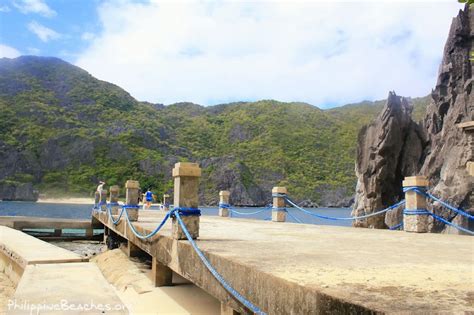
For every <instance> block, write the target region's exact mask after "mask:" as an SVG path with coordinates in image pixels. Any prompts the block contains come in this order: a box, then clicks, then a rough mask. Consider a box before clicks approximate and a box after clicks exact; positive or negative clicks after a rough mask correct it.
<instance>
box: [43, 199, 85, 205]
mask: <svg viewBox="0 0 474 315" xmlns="http://www.w3.org/2000/svg"><path fill="white" fill-rule="evenodd" d="M37 202H39V203H58V204H59V203H64V204H78V205H93V204H94V198H40V199H38V201H37Z"/></svg>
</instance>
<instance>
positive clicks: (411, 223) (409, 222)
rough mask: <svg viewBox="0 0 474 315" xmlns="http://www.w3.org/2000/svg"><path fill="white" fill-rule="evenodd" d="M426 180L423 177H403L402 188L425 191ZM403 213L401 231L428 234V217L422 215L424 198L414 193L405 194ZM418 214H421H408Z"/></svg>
mask: <svg viewBox="0 0 474 315" xmlns="http://www.w3.org/2000/svg"><path fill="white" fill-rule="evenodd" d="M428 185H429V183H428V179H427V178H426V177H425V176H411V177H405V180H404V181H403V187H404V188H406V187H417V188H419V189H420V190H425V189H426V188H427V187H428ZM405 201H406V203H405V212H404V214H403V229H404V230H405V231H406V232H415V233H426V232H428V222H429V221H428V219H429V215H427V214H423V210H424V211H427V210H426V197H425V196H423V195H421V194H418V193H416V192H414V191H407V192H405ZM410 212H418V213H421V214H416V213H415V214H413V213H412V214H410Z"/></svg>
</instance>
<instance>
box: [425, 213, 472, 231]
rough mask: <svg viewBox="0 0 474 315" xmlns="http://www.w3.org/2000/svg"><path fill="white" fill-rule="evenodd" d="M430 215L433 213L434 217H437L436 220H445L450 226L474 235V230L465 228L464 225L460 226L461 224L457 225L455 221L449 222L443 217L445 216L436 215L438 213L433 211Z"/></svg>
mask: <svg viewBox="0 0 474 315" xmlns="http://www.w3.org/2000/svg"><path fill="white" fill-rule="evenodd" d="M430 215H431V216H432V217H433V218H435V219H436V220H438V221H441V222H443V223H444V224H447V225H450V226H452V227H454V228H456V229H458V230H459V231H463V232H465V233H467V234H470V235H474V232H473V231H470V230H468V229H465V228H463V227H461V226H459V225H457V224H455V223H452V222H449V221H448V220H446V219H445V218H443V217H440V216H438V215H436V214H434V213H431V212H430Z"/></svg>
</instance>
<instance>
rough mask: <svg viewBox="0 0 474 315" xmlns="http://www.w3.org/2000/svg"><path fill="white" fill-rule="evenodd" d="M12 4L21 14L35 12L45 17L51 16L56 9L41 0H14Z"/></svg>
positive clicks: (54, 13)
mask: <svg viewBox="0 0 474 315" xmlns="http://www.w3.org/2000/svg"><path fill="white" fill-rule="evenodd" d="M13 5H14V6H15V7H17V8H18V10H20V12H21V13H23V14H28V13H37V14H40V15H42V16H45V17H53V16H55V15H56V11H54V10H53V9H51V8H50V7H49V6H48V5H47V4H46V2H44V1H43V0H16V1H13Z"/></svg>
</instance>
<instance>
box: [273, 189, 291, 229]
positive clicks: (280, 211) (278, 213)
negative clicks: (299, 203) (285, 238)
mask: <svg viewBox="0 0 474 315" xmlns="http://www.w3.org/2000/svg"><path fill="white" fill-rule="evenodd" d="M287 193H288V191H287V190H286V187H273V189H272V195H274V197H273V208H272V221H273V222H285V221H286V201H285V198H283V196H282V197H276V196H275V195H286V194H287Z"/></svg>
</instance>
